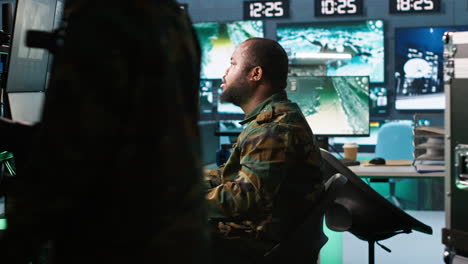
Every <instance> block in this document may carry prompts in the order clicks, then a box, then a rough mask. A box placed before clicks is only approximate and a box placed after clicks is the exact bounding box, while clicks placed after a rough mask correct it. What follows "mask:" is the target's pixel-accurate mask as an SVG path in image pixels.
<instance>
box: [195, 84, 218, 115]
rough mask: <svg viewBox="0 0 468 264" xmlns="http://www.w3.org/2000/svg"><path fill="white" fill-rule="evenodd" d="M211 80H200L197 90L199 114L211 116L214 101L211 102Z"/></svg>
mask: <svg viewBox="0 0 468 264" xmlns="http://www.w3.org/2000/svg"><path fill="white" fill-rule="evenodd" d="M213 85H217V84H214V83H213V80H208V79H201V80H200V89H199V96H198V101H199V112H200V114H202V115H203V114H211V113H213V109H214V105H215V104H214V100H213V89H216V87H213Z"/></svg>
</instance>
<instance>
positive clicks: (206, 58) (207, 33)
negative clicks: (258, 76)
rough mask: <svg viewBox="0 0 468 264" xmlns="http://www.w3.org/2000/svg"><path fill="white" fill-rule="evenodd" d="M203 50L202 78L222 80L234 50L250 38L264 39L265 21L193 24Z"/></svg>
mask: <svg viewBox="0 0 468 264" xmlns="http://www.w3.org/2000/svg"><path fill="white" fill-rule="evenodd" d="M193 26H194V28H195V32H196V34H197V37H198V40H199V42H200V46H201V50H202V67H201V78H209V79H221V78H222V77H223V75H224V72H225V71H226V69H227V68H228V66H229V63H230V61H231V55H232V53H233V52H234V49H235V48H236V47H237V45H239V44H240V43H242V42H243V41H245V40H246V39H248V38H252V37H263V34H264V33H263V32H264V29H263V21H261V20H249V21H234V22H206V23H195V24H193Z"/></svg>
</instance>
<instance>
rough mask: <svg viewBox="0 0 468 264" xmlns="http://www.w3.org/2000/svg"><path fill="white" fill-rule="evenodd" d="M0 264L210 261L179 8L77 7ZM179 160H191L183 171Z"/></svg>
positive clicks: (189, 55) (188, 40)
mask: <svg viewBox="0 0 468 264" xmlns="http://www.w3.org/2000/svg"><path fill="white" fill-rule="evenodd" d="M62 27H63V30H64V45H63V46H62V47H60V48H59V49H58V50H57V52H56V54H55V56H54V63H53V71H52V76H51V80H50V85H49V87H48V89H47V91H46V99H45V104H44V108H43V115H42V122H41V123H40V124H39V125H38V127H37V133H35V134H34V140H33V142H34V143H33V145H32V146H30V152H29V153H28V154H29V157H28V159H27V161H26V163H25V165H24V166H23V168H22V170H20V171H18V180H19V181H18V182H16V184H15V186H14V187H12V188H11V189H10V190H8V191H7V195H8V208H7V218H8V228H7V230H6V233H5V235H4V238H3V239H2V240H1V242H0V263H5V264H6V263H8V264H16V263H24V264H26V263H29V261H30V259H31V258H32V256H34V255H36V254H37V252H38V251H39V250H40V248H41V247H42V245H44V243H45V242H47V241H51V245H52V251H51V253H52V254H53V256H52V260H53V262H52V264H65V263H66V264H75V263H80V264H83V263H86V264H94V263H99V264H106V263H112V264H120V263H122V264H123V263H125V264H129V263H138V264H146V263H207V262H209V261H208V259H207V250H208V249H209V245H208V239H209V235H208V232H207V223H206V206H205V204H206V200H205V199H204V192H203V188H202V186H203V185H202V180H201V179H202V172H201V161H200V157H201V155H200V145H199V135H198V133H199V132H198V126H197V118H198V85H199V74H200V50H199V47H198V42H197V40H196V37H195V35H194V32H193V30H192V26H191V22H190V21H189V18H188V17H187V15H186V14H185V13H184V12H183V11H182V10H181V9H180V8H179V6H178V5H177V3H175V2H174V1H152V0H132V1H128V0H99V1H96V0H73V1H67V3H66V6H65V10H64V22H63V23H62ZM181 164H183V165H182V166H181Z"/></svg>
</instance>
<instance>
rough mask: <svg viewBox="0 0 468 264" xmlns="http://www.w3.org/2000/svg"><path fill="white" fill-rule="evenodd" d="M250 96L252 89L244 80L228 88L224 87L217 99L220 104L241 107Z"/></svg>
mask: <svg viewBox="0 0 468 264" xmlns="http://www.w3.org/2000/svg"><path fill="white" fill-rule="evenodd" d="M225 85H226V84H225ZM251 96H252V88H251V87H250V86H249V84H248V83H247V82H246V81H245V80H242V81H240V80H239V81H238V82H237V83H234V84H232V85H230V86H229V87H228V86H226V87H225V89H224V91H223V93H222V94H221V96H220V97H219V99H220V101H221V102H222V103H233V104H235V105H237V106H242V105H245V104H246V103H247V102H248V101H249V99H250V98H251Z"/></svg>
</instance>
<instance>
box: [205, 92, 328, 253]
mask: <svg viewBox="0 0 468 264" xmlns="http://www.w3.org/2000/svg"><path fill="white" fill-rule="evenodd" d="M242 123H247V126H246V128H245V129H244V131H243V132H242V133H241V134H240V135H239V137H238V139H237V142H236V143H235V144H234V145H233V150H232V154H231V156H230V158H229V160H228V161H227V162H226V163H225V164H224V165H222V166H220V167H219V168H218V169H216V170H212V171H210V172H209V173H208V175H207V176H206V182H207V186H209V187H210V188H208V189H207V196H206V198H207V200H208V203H209V205H208V207H209V209H208V210H209V216H210V217H211V219H212V220H213V224H214V228H215V234H216V235H215V237H218V238H223V239H225V240H229V242H228V243H229V244H233V243H235V242H233V241H235V240H236V239H238V240H239V242H238V243H239V244H242V247H243V248H245V247H252V248H253V250H254V251H259V252H260V253H261V252H263V253H264V252H265V250H267V249H269V247H271V246H272V245H274V243H276V242H278V241H279V240H280V239H281V238H282V237H284V236H285V235H286V234H287V233H288V232H290V231H291V229H292V228H294V227H295V226H297V225H298V223H300V221H301V220H303V218H304V214H305V212H306V211H307V210H308V209H310V208H312V207H313V206H314V205H315V204H316V202H317V201H318V199H319V197H320V195H321V193H322V192H323V188H324V187H323V185H322V175H321V173H320V160H321V158H320V152H319V149H318V147H317V145H316V143H315V139H314V135H313V133H312V131H311V129H310V128H309V126H308V124H307V122H306V120H305V118H304V116H303V114H302V113H301V111H300V109H299V107H298V106H297V104H295V103H293V102H291V101H289V100H288V99H287V96H286V93H285V92H280V93H277V94H275V95H273V96H272V97H270V98H269V99H267V100H266V101H265V102H263V103H262V104H260V105H258V106H257V107H256V108H255V109H254V110H253V111H252V112H251V113H250V114H249V115H248V116H247V117H246V118H245V120H243V121H242ZM320 228H321V227H320ZM216 243H218V242H214V244H216ZM249 254H250V253H249Z"/></svg>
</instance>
